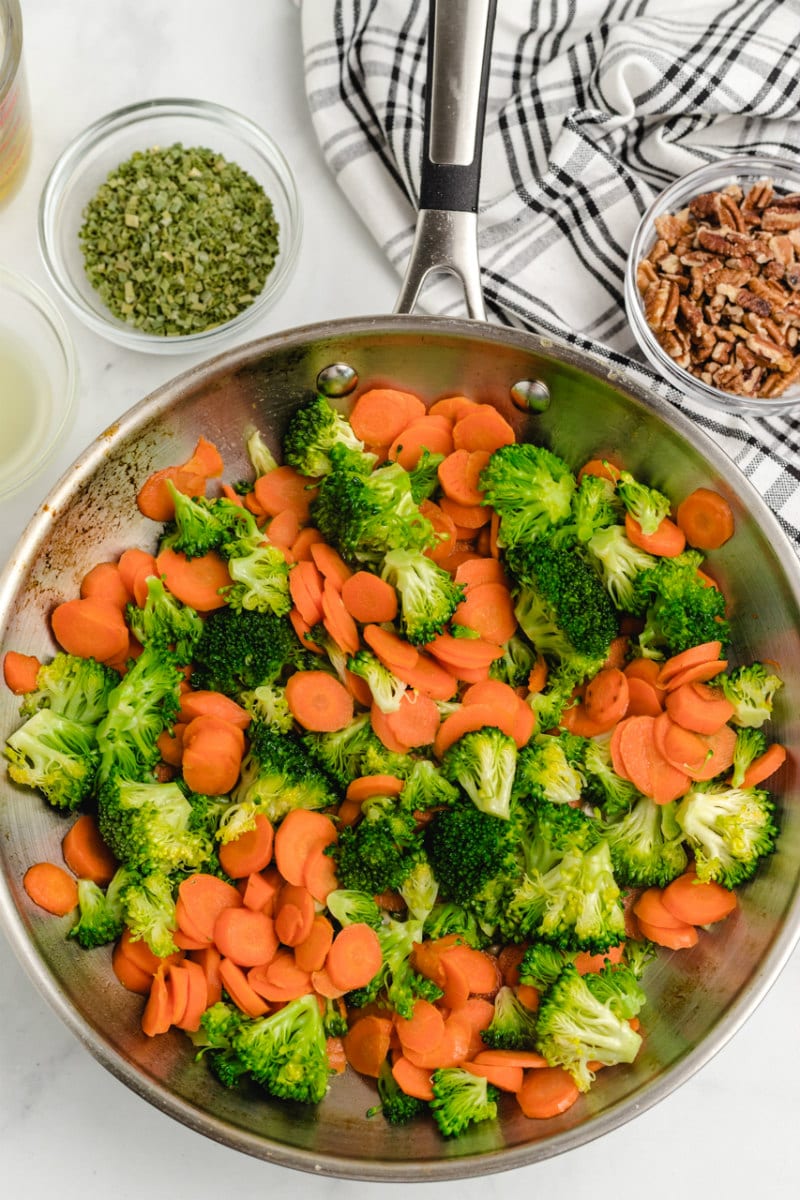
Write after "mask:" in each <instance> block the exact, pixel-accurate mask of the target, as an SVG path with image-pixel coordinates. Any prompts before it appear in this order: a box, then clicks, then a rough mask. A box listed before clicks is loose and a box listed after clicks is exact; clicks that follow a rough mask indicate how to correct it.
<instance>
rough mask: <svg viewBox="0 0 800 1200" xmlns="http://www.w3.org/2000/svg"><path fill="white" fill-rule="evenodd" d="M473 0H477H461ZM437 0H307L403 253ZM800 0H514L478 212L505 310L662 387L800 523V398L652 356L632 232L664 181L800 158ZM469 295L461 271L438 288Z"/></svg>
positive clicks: (446, 296) (327, 143)
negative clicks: (662, 373)
mask: <svg viewBox="0 0 800 1200" xmlns="http://www.w3.org/2000/svg"><path fill="white" fill-rule="evenodd" d="M461 2H463V3H467V2H468V0H461ZM427 22H428V4H427V2H426V0H303V7H302V38H303V51H304V69H305V81H306V92H307V95H308V100H309V105H310V110H311V114H312V119H313V122H314V126H315V130H316V133H317V136H318V138H319V142H320V145H321V147H322V151H323V153H324V155H325V158H326V161H327V162H328V164H329V166H330V168H331V170H332V172H333V173H334V175H335V177H336V179H337V180H338V182H339V184H340V186H341V188H342V189H343V191H344V192H345V194H346V195H347V196H348V198H349V199H350V201H351V203H352V204H353V206H354V208H355V209H356V210H357V211H358V213H359V214H360V216H361V218H362V219H363V221H364V223H365V224H366V225H367V226H368V228H369V229H370V231H371V232H372V234H373V236H374V237H375V238H376V240H377V242H378V243H379V245H380V246H381V247H382V248H383V250H384V252H385V254H386V255H387V258H388V259H389V260H390V261H391V262H392V263H393V264H394V265H395V267H396V268H397V270H398V273H400V274H402V272H403V271H404V269H405V265H406V261H407V259H408V253H409V249H410V246H411V241H412V237H413V229H414V220H415V206H416V200H417V197H418V195H419V170H420V161H421V153H422V123H423V97H424V87H425V64H426V53H427V51H426V43H427ZM799 111H800V0H726V2H724V3H723V2H721V0H499V2H498V14H497V23H496V28H495V36H494V42H493V50H492V69H491V79H490V94H489V105H488V113H487V122H486V138H485V143H484V155H483V175H482V184H481V208H480V215H479V239H480V259H481V269H482V281H483V289H484V295H485V298H486V303H487V308H488V310H489V313H490V315H491V318H492V319H493V320H496V321H498V322H502V323H504V324H509V325H515V326H519V327H524V328H527V329H530V330H532V331H534V332H535V333H539V334H545V335H549V336H551V337H554V338H556V339H558V340H561V341H563V342H570V343H572V344H575V345H578V346H581V347H584V348H586V349H589V350H591V351H592V352H594V353H595V354H600V355H602V356H603V357H605V358H607V359H609V360H612V361H613V362H615V363H616V364H617V365H618V366H621V367H623V368H624V369H625V370H627V371H628V372H630V373H631V374H632V375H633V376H635V377H637V378H638V379H639V381H640V382H644V383H646V384H647V385H649V386H650V387H651V388H653V389H655V390H656V391H658V392H659V393H660V394H661V395H663V396H666V397H667V398H668V399H669V400H670V401H672V402H673V403H674V404H676V405H677V406H679V407H681V408H682V409H683V410H684V411H685V412H687V413H688V414H689V415H690V416H691V417H692V419H693V420H694V421H695V422H696V423H697V424H698V425H700V426H702V427H703V428H704V429H705V430H706V432H707V433H708V434H709V435H710V436H711V437H712V438H713V439H714V440H715V441H716V442H717V444H718V445H719V446H720V447H721V448H722V449H724V450H725V451H726V452H727V454H728V455H729V457H730V458H731V459H732V460H733V461H734V462H735V463H736V465H737V466H738V467H739V469H740V470H741V471H742V472H743V473H744V474H745V475H746V476H747V477H748V478H749V479H750V481H751V482H752V483H753V485H754V486H755V487H756V488H757V490H758V491H759V492H760V493H761V495H762V496H763V497H764V498H765V500H766V501H767V503H768V504H769V505H770V507H771V508H772V510H773V511H774V512H775V514H776V515H777V517H778V519H779V520H780V522H781V524H782V525H783V527H784V529H785V530H786V531H787V532H788V533H789V535H790V536H791V537H792V538H793V539H794V540H795V542H796V543H800V410H798V411H797V413H796V414H795V415H794V416H771V417H760V418H758V419H747V420H744V419H743V418H740V417H735V416H724V415H719V414H716V413H712V412H711V411H710V410H709V409H707V408H703V407H700V406H697V405H695V404H693V403H692V402H691V401H690V400H688V399H687V398H685V397H683V396H682V395H681V394H680V393H678V392H677V391H675V390H674V389H673V388H671V387H670V386H669V385H667V384H665V383H664V382H663V381H661V380H658V379H656V378H655V377H654V376H653V375H652V373H651V372H650V370H649V368H648V367H646V366H644V365H643V360H642V358H641V355H640V354H639V352H638V350H637V348H636V347H635V343H634V340H633V336H632V334H631V332H630V330H629V328H628V325H627V321H626V318H625V309H624V303H623V276H624V270H625V258H626V251H627V247H628V246H629V245H630V242H631V239H632V236H633V232H634V229H635V227H636V224H637V222H638V220H639V218H640V217H641V214H642V212H643V211H644V209H645V208H646V207H647V205H648V204H649V203H650V201H651V200H652V199H653V198H654V196H655V195H656V193H657V192H658V191H660V190H661V189H662V188H663V187H664V186H665V184H667V183H668V182H669V181H670V180H672V179H673V178H675V177H676V176H678V175H681V174H684V173H685V172H686V171H688V170H691V169H692V168H693V167H696V166H699V165H701V164H702V163H705V162H708V161H712V160H714V159H718V158H725V157H727V156H729V155H731V154H734V153H737V152H740V151H742V150H753V151H757V152H762V153H767V154H772V155H775V156H777V157H786V158H798V159H800V121H799V120H798V112H799ZM423 299H424V303H425V307H426V308H427V309H428V310H429V311H432V312H439V313H447V312H451V313H452V312H455V311H456V308H455V306H456V304H457V303H458V301H457V299H456V293H455V291H454V289H453V285H452V280H449V279H446V278H445V279H444V281H443V282H441V283H433V284H432V285H430V286H428V287H427V288H426V290H425V293H424V297H423Z"/></svg>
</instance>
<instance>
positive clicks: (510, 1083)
mask: <svg viewBox="0 0 800 1200" xmlns="http://www.w3.org/2000/svg"><path fill="white" fill-rule="evenodd" d="M464 1069H465V1070H467V1071H470V1072H471V1073H472V1074H473V1075H480V1076H481V1078H483V1079H486V1080H487V1081H488V1082H489V1083H491V1084H492V1085H493V1086H494V1087H496V1088H499V1089H500V1091H501V1092H518V1091H519V1089H520V1088H521V1087H522V1067H503V1066H498V1065H497V1064H492V1063H479V1062H477V1061H476V1060H475V1059H474V1058H473V1059H472V1060H471V1061H468V1062H465V1063H464Z"/></svg>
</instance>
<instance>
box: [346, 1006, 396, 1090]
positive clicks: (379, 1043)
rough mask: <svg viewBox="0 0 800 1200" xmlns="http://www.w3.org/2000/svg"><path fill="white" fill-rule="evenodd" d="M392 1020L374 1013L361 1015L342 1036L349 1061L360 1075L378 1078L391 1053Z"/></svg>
mask: <svg viewBox="0 0 800 1200" xmlns="http://www.w3.org/2000/svg"><path fill="white" fill-rule="evenodd" d="M391 1036H392V1022H391V1020H390V1019H389V1018H388V1017H379V1016H377V1015H376V1014H374V1013H370V1014H369V1015H368V1016H365V1017H361V1019H360V1020H358V1021H356V1022H355V1023H354V1024H353V1025H351V1026H350V1028H349V1029H348V1031H347V1033H346V1034H345V1035H344V1037H343V1038H342V1044H343V1045H344V1052H345V1055H346V1056H347V1061H348V1063H349V1064H350V1066H351V1067H352V1068H353V1070H354V1071H358V1073H359V1075H367V1076H369V1077H371V1078H373V1079H377V1077H378V1075H379V1073H380V1069H381V1067H382V1065H383V1063H384V1062H385V1061H386V1058H387V1056H388V1054H389V1045H390V1042H391Z"/></svg>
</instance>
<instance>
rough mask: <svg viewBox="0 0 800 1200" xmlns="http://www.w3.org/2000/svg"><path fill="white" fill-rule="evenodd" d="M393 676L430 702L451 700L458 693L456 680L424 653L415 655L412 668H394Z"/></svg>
mask: <svg viewBox="0 0 800 1200" xmlns="http://www.w3.org/2000/svg"><path fill="white" fill-rule="evenodd" d="M393 674H394V675H396V676H397V678H398V679H399V680H401V682H403V683H407V684H408V686H409V687H411V688H414V689H415V690H416V691H418V692H421V693H422V695H423V696H428V697H429V699H431V700H452V698H453V697H454V696H455V694H456V692H457V691H458V682H457V680H456V679H454V677H453V676H452V675H451V674H450V672H449V671H447V670H446V669H445V667H443V666H442V665H441V664H440V663H437V662H436V660H435V659H434V658H431V656H430V655H429V654H425V653H424V652H423V653H420V654H418V655H417V657H416V660H415V662H414V665H413V666H412V667H408V668H403V667H394V668H393Z"/></svg>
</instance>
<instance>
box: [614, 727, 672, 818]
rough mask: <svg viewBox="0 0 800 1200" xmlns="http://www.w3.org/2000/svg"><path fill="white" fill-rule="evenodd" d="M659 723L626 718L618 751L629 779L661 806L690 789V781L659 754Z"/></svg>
mask: <svg viewBox="0 0 800 1200" xmlns="http://www.w3.org/2000/svg"><path fill="white" fill-rule="evenodd" d="M655 720H656V719H655V718H653V717H626V718H625V723H624V728H622V730H621V733H620V738H619V742H618V752H619V755H620V756H621V760H622V765H623V766H624V769H625V771H626V773H627V774H626V778H628V779H630V781H631V782H632V783H633V784H634V785H635V786H636V787H637V788H638V789H639V791H640V792H643V793H644V795H645V796H650V797H651V798H652V799H653V800H654V801H655V802H656V803H657V804H668V803H670V801H671V800H676V799H677V798H678V797H679V796H682V795H683V794H684V793H685V792H686V791H687V790H688V787H689V784H690V779H689V777H688V775H686V774H685V773H684V772H683V771H681V770H680V769H679V768H677V767H675V766H673V765H672V763H670V762H668V761H667V759H665V758H664V757H663V756H662V755H661V754H660V753H659V752H658V749H657V747H656V743H655V731H654V725H655ZM620 724H622V723H621V722H620ZM612 740H613V739H612ZM612 761H613V750H612Z"/></svg>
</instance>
